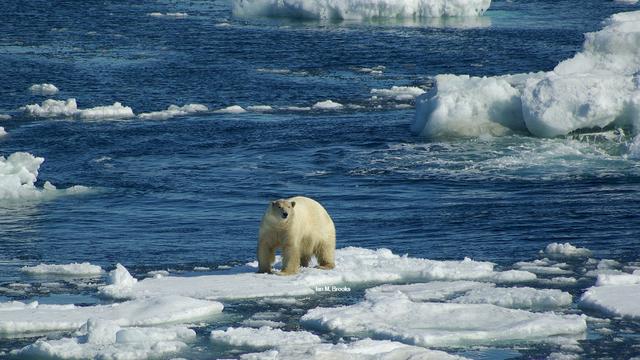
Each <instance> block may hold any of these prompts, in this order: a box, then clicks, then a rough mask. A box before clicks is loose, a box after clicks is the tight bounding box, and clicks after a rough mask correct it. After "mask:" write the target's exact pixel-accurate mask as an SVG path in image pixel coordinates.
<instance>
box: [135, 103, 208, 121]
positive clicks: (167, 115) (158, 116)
mask: <svg viewBox="0 0 640 360" xmlns="http://www.w3.org/2000/svg"><path fill="white" fill-rule="evenodd" d="M206 111H209V108H208V107H207V106H205V105H202V104H187V105H183V106H177V105H170V106H169V107H168V108H167V110H162V111H153V112H148V113H142V114H138V117H139V118H140V119H144V120H167V119H171V118H173V117H176V116H185V115H190V114H196V113H200V112H206Z"/></svg>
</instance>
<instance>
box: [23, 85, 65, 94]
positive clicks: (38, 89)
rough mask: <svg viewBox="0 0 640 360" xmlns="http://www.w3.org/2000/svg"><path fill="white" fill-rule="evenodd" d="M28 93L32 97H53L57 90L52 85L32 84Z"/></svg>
mask: <svg viewBox="0 0 640 360" xmlns="http://www.w3.org/2000/svg"><path fill="white" fill-rule="evenodd" d="M29 91H30V92H31V93H32V94H34V95H54V94H57V93H58V91H59V90H58V88H57V87H56V86H55V85H53V84H46V83H45V84H34V85H31V87H29Z"/></svg>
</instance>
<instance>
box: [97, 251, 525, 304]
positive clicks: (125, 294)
mask: <svg viewBox="0 0 640 360" xmlns="http://www.w3.org/2000/svg"><path fill="white" fill-rule="evenodd" d="M251 265H254V266H255V267H251V266H245V267H242V268H238V269H231V270H229V272H230V273H228V274H220V275H206V276H195V277H176V276H166V277H162V278H159V279H144V280H141V281H138V282H137V283H131V284H130V283H127V284H126V286H122V284H119V283H117V282H115V283H113V284H112V285H108V286H105V287H103V288H101V289H100V292H101V293H102V294H103V295H105V296H108V297H112V298H120V299H125V298H140V297H144V296H163V295H169V294H181V295H184V296H189V297H194V298H201V299H242V298H259V297H268V296H300V295H311V294H314V293H315V292H316V290H318V291H324V287H325V286H333V285H341V284H350V285H357V284H365V283H388V282H400V281H413V282H427V281H435V280H475V281H489V282H526V281H532V280H535V279H536V276H535V275H534V274H532V273H529V272H525V271H515V270H510V271H505V272H499V271H495V270H494V264H493V263H490V262H480V261H473V260H471V259H464V260H462V261H435V260H429V259H420V258H412V257H408V256H399V255H396V254H393V253H392V252H391V251H390V250H388V249H378V250H369V249H363V248H356V247H347V248H343V249H338V250H336V267H335V268H334V269H332V270H321V269H315V268H303V269H301V271H300V273H298V274H296V275H293V276H277V275H274V274H257V273H256V270H257V269H256V267H257V264H251Z"/></svg>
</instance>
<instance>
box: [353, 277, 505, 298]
mask: <svg viewBox="0 0 640 360" xmlns="http://www.w3.org/2000/svg"><path fill="white" fill-rule="evenodd" d="M494 287H495V284H492V283H483V282H477V281H434V282H428V283H418V284H409V285H381V286H376V287H373V288H370V289H367V290H366V292H365V299H367V300H372V301H375V300H378V299H382V298H385V297H389V296H395V294H397V293H402V294H403V295H405V296H406V297H407V298H408V299H409V300H411V301H445V300H449V299H451V298H453V297H455V296H459V295H462V294H465V293H467V292H469V291H471V290H476V289H488V290H489V291H491V290H492V289H493V288H494Z"/></svg>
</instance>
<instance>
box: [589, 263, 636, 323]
mask: <svg viewBox="0 0 640 360" xmlns="http://www.w3.org/2000/svg"><path fill="white" fill-rule="evenodd" d="M638 299H640V270H636V271H634V272H633V274H621V275H599V276H598V280H597V281H596V286H593V287H591V288H589V289H588V290H587V291H586V292H585V293H584V294H583V295H582V297H581V298H580V305H581V306H582V307H586V308H591V309H595V310H598V311H601V312H603V313H606V314H608V315H613V316H622V317H629V318H635V319H637V318H640V301H638Z"/></svg>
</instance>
